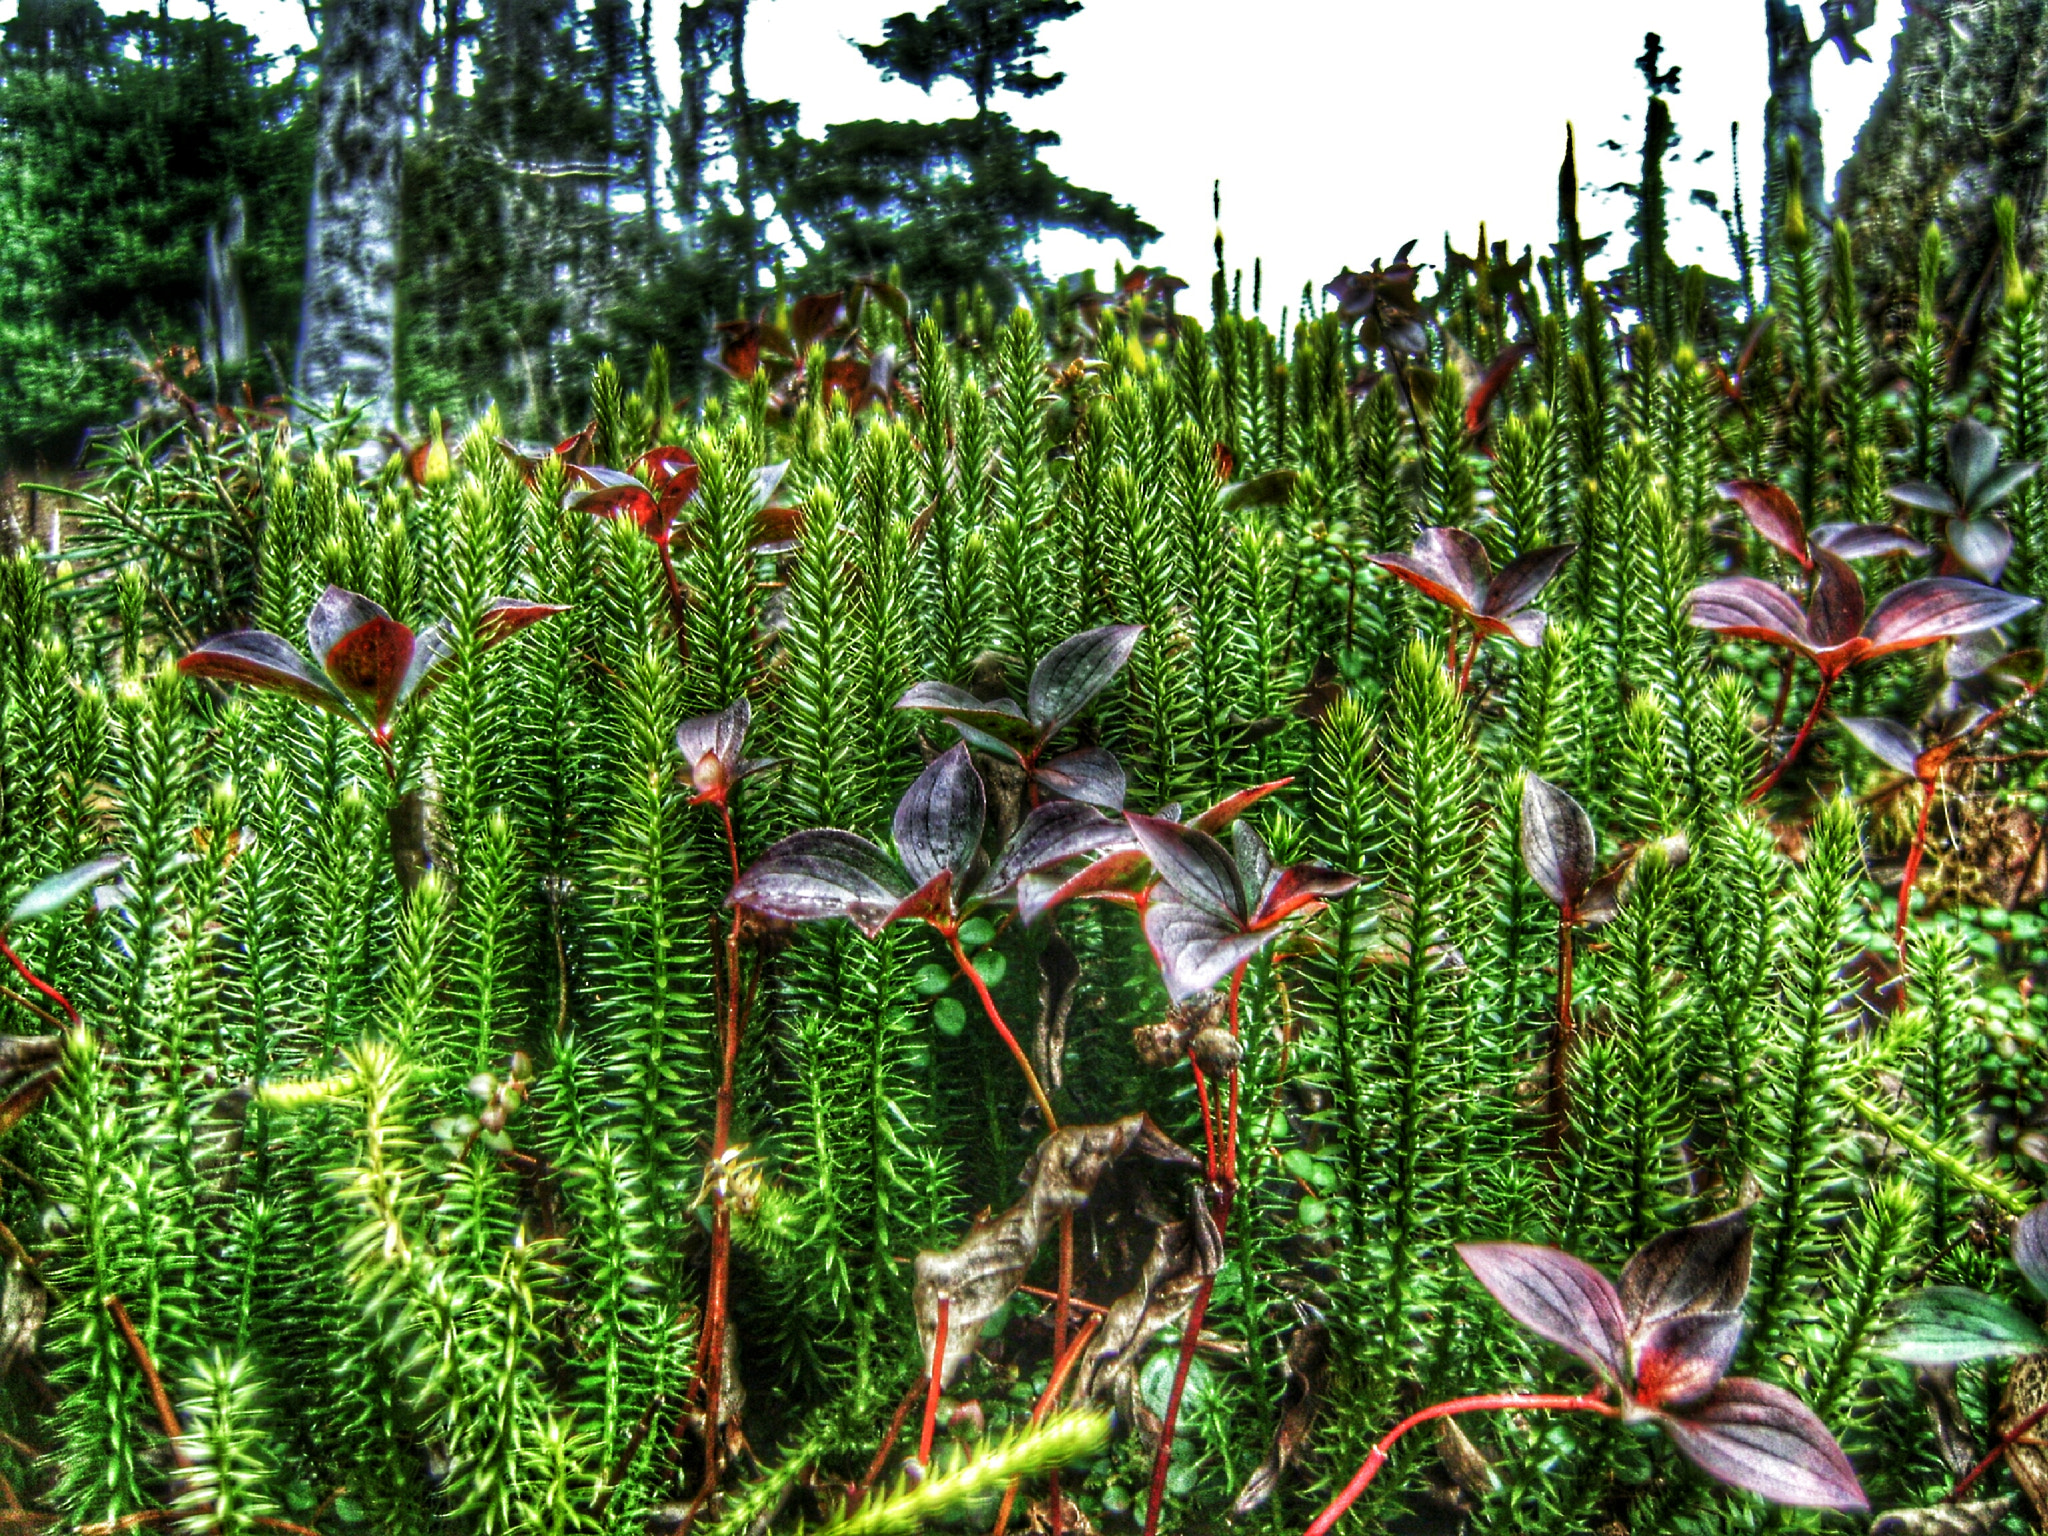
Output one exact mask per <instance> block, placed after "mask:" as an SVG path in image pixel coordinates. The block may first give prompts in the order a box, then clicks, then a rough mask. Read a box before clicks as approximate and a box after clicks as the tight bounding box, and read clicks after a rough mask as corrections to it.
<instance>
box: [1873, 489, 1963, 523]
mask: <svg viewBox="0 0 2048 1536" xmlns="http://www.w3.org/2000/svg"><path fill="white" fill-rule="evenodd" d="M1885 494H1886V495H1888V496H1890V497H1891V499H1892V500H1893V501H1896V502H1898V503H1899V504H1900V505H1901V506H1907V507H1915V508H1918V509H1919V510H1920V511H1922V512H1938V513H1940V514H1941V515H1942V516H1944V517H1947V516H1952V515H1953V514H1955V513H1957V512H1959V511H1961V510H1962V509H1961V508H1960V507H1958V506H1957V505H1956V499H1955V497H1953V496H1951V495H1949V493H1948V492H1947V491H1944V490H1943V489H1942V488H1941V487H1940V486H1938V485H1929V484H1928V483H1927V482H1926V481H1924V480H1908V481H1907V482H1906V483H1905V484H1904V485H1895V486H1893V487H1892V488H1891V489H1890V490H1889V491H1887V492H1886V493H1885Z"/></svg>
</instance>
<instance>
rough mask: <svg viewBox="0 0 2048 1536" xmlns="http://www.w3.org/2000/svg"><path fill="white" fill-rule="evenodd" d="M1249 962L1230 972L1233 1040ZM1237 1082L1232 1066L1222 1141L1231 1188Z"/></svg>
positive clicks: (1234, 1170) (1234, 1168) (1234, 1175)
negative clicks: (1226, 1132) (1227, 1130)
mask: <svg viewBox="0 0 2048 1536" xmlns="http://www.w3.org/2000/svg"><path fill="white" fill-rule="evenodd" d="M1250 964H1251V962H1250V961H1249V960H1246V961H1242V962H1240V963H1239V965H1238V967H1237V969H1236V970H1234V971H1232V972H1231V973H1230V1038H1231V1039H1233V1040H1235V1039H1236V1038H1237V1037H1238V1031H1237V1011H1238V1009H1237V1005H1238V996H1239V994H1240V993H1242V992H1243V991H1244V972H1245V967H1246V966H1248V965H1250ZM1237 1083H1238V1071H1237V1068H1236V1067H1232V1068H1231V1069H1230V1134H1229V1135H1228V1136H1227V1137H1225V1139H1224V1142H1223V1182H1224V1183H1225V1184H1226V1185H1227V1186H1228V1187H1229V1188H1231V1189H1233V1190H1234V1189H1236V1188H1237Z"/></svg>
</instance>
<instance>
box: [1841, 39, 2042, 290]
mask: <svg viewBox="0 0 2048 1536" xmlns="http://www.w3.org/2000/svg"><path fill="white" fill-rule="evenodd" d="M2044 69H2048V8H2044V7H2043V5H2042V3H2041V0H1908V3H1907V14H1906V22H1905V25H1904V27H1902V28H1901V29H1900V32H1899V35H1898V39H1897V41H1896V42H1894V44H1893V45H1892V63H1891V75H1890V78H1889V79H1887V80H1886V82H1885V86H1884V90H1883V91H1882V92H1881V93H1880V94H1879V96H1878V98H1877V102H1876V104H1875V105H1874V106H1873V107H1872V108H1871V112H1870V118H1869V120H1868V121H1867V122H1866V123H1865V124H1864V125H1863V130H1862V132H1861V133H1859V134H1858V135H1857V137H1856V149H1855V152H1854V153H1853V154H1852V155H1851V156H1850V158H1849V161H1848V163H1847V164H1846V165H1844V166H1843V167H1842V175H1841V180H1840V182H1839V183H1838V186H1837V196H1836V212H1837V214H1838V215H1839V216H1840V217H1842V218H1844V219H1846V220H1847V221H1848V223H1849V226H1850V228H1851V229H1853V230H1854V231H1855V234H1856V254H1857V263H1858V266H1859V267H1860V268H1861V270H1862V271H1863V273H1864V275H1865V277H1866V280H1868V281H1869V282H1871V283H1872V285H1873V287H1874V288H1875V290H1876V296H1877V297H1878V299H1879V300H1880V302H1882V303H1884V304H1885V305H1886V306H1887V307H1899V306H1904V305H1906V304H1909V303H1910V302H1911V300H1912V298H1913V295H1914V292H1915V289H1916V287H1917V284H1918V271H1919V250H1920V241H1921V237H1922V236H1923V235H1924V234H1925V233H1926V231H1927V226H1928V225H1929V224H1930V223H1935V222H1938V223H1939V224H1940V225H1941V228H1942V232H1943V234H1945V235H1946V236H1947V237H1948V242H1949V246H1950V249H1951V250H1953V251H1954V253H1955V257H1956V265H1955V268H1954V276H1953V278H1952V280H1951V283H1950V287H1949V289H1948V290H1947V291H1946V292H1945V293H1944V294H1943V296H1942V300H1943V303H1942V307H1943V309H1944V310H1945V311H1946V312H1947V313H1948V314H1949V315H1951V316H1952V317H1954V318H1956V319H1958V320H1959V321H1961V322H1962V323H1963V325H1964V327H1965V329H1966V330H1972V329H1974V328H1975V322H1976V320H1977V318H1978V316H1979V314H1980V313H1981V311H1982V310H1983V308H1984V305H1985V303H1986V301H1987V299H1995V298H1996V296H1997V292H1998V285H1997V280H1996V279H1997V272H1998V264H1999V252H1998V232H1997V229H1996V227H1995V225H1994V223H1993V218H1992V205H1993V204H1994V203H1995V202H1996V201H1997V199H1998V198H1999V197H2000V196H2010V197H2011V198H2012V199H2013V201H2014V202H2015V203H2016V204H2017V205H2018V207H2019V216H2020V217H2019V244H2020V260H2021V261H2022V262H2023V263H2025V264H2027V265H2029V266H2031V265H2032V264H2033V263H2034V262H2035V261H2036V260H2037V259H2038V257H2039V256H2040V254H2041V252H2042V250H2043V248H2044V238H2043V237H2044V235H2048V211H2044V208H2043V197H2044V193H2048V184H2044V167H2048V118H2044V115H2043V98H2042V93H2041V81H2042V80H2043V78H2044Z"/></svg>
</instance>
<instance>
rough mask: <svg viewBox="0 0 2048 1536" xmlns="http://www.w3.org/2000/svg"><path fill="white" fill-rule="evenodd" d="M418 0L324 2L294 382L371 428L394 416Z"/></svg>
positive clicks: (304, 392)
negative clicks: (352, 410)
mask: <svg viewBox="0 0 2048 1536" xmlns="http://www.w3.org/2000/svg"><path fill="white" fill-rule="evenodd" d="M418 13H419V0H329V3H328V4H327V6H326V7H325V9H324V20H325V27H324V29H323V34H322V36H321V39H320V95H319V112H320V120H319V135H320V137H319V141H318V143H317V144H316V146H315V148H314V158H313V213H312V219H311V222H310V224H309V225H308V228H307V231H306V296H305V310H304V314H303V319H302V321H301V327H300V332H299V359H298V375H299V377H298V388H299V392H300V393H301V394H302V395H304V396H305V397H306V398H307V399H308V400H310V401H312V402H314V403H316V404H319V405H328V404H332V403H333V402H334V401H335V400H337V399H339V398H341V396H342V395H343V393H344V391H345V392H346V394H347V398H348V401H349V403H350V404H351V405H367V406H368V407H369V415H368V420H369V421H370V422H371V423H372V424H373V425H376V426H384V425H387V424H388V423H389V422H390V420H391V413H392V406H393V395H394V393H395V388H394V384H395V381H394V378H393V355H394V351H395V348H396V342H397V336H396V315H397V304H396V290H397V279H398V178H399V169H400V165H401V162H402V161H403V159H404V151H405V118H406V109H407V106H408V104H409V102H410V99H411V95H412V89H413V79H412V65H413V34H414V28H415V25H416V23H417V20H418Z"/></svg>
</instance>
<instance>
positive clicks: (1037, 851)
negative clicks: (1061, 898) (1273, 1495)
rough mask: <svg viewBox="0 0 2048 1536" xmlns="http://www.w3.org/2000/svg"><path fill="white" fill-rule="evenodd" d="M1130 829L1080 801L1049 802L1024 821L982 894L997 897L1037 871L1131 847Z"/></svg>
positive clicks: (992, 866) (985, 882)
mask: <svg viewBox="0 0 2048 1536" xmlns="http://www.w3.org/2000/svg"><path fill="white" fill-rule="evenodd" d="M1130 842H1131V833H1130V829H1129V828H1128V827H1126V826H1125V825H1124V824H1123V823H1122V822H1121V821H1112V820H1111V819H1110V818H1109V817H1107V816H1105V815H1103V814H1102V812H1100V811H1098V810H1097V809H1095V807H1094V806H1092V805H1084V804H1082V803H1081V802H1080V801H1078V800H1049V801H1047V802H1046V803H1045V804H1044V805H1041V806H1039V807H1038V808H1037V809H1035V810H1034V811H1032V812H1031V814H1030V815H1028V816H1026V817H1025V818H1024V822H1023V825H1022V826H1020V827H1018V828H1017V831H1016V834H1015V835H1014V836H1012V837H1011V839H1010V841H1009V844H1008V846H1006V847H1005V848H1004V849H1003V851H1002V853H1001V854H1000V855H998V856H997V858H996V861H995V863H994V864H993V865H991V866H990V868H989V872H988V875H987V877H986V878H985V879H984V880H983V882H982V884H981V888H980V889H981V891H982V892H983V893H985V894H988V895H994V894H995V893H996V892H998V891H1002V890H1006V889H1007V888H1008V887H1010V886H1012V885H1014V884H1016V882H1017V881H1019V880H1021V879H1023V878H1024V876H1026V875H1028V874H1030V873H1031V872H1032V871H1033V870H1037V869H1044V868H1045V867H1046V866H1047V865H1050V864H1059V863H1063V862H1064V861H1066V860H1068V859H1073V858H1079V857H1080V856H1082V855H1083V854H1090V853H1101V852H1104V851H1105V850H1107V849H1110V848H1119V847H1129V846H1130Z"/></svg>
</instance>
